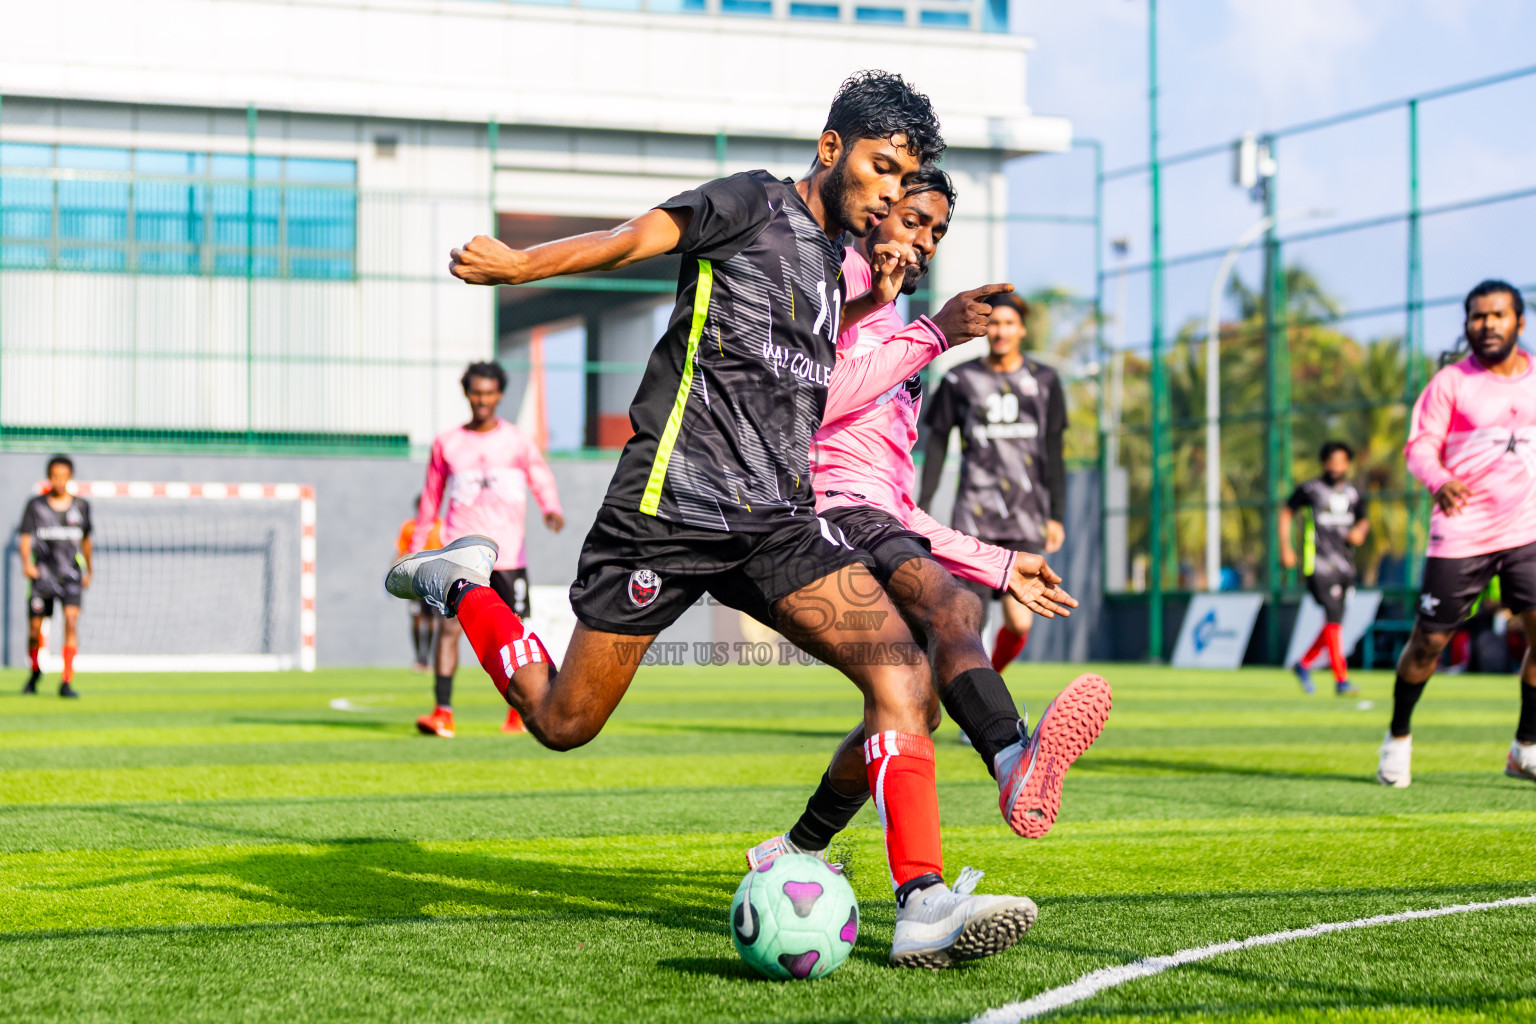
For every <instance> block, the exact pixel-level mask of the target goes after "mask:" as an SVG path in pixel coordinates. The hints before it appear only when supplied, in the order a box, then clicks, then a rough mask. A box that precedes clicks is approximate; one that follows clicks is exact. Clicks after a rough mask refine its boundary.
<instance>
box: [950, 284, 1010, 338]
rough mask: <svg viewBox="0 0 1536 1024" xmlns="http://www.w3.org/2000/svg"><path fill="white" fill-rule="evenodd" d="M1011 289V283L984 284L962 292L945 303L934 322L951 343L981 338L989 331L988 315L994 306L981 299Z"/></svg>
mask: <svg viewBox="0 0 1536 1024" xmlns="http://www.w3.org/2000/svg"><path fill="white" fill-rule="evenodd" d="M1011 291H1013V285H1011V284H984V285H982V286H981V287H980V288H972V289H971V290H970V291H964V292H961V293H960V294H959V295H956V296H955V297H954V298H952V299H950V300H949V301H948V302H946V303H944V308H943V309H941V310H939V315H938V316H936V317H934V318H933V322H934V324H935V326H937V327H938V329H939V330H941V331H943V332H944V337H945V338H947V339H949V343H950V344H951V345H958V344H960V343H961V342H962V341H970V340H971V339H972V338H979V337H981V336H982V335H983V334H986V333H987V317H989V316H991V315H992V307H991V306H989V305H987V304H986V303H985V302H983V301H981V300H982V299H984V298H986V297H987V296H988V295H995V294H997V293H998V292H1011Z"/></svg>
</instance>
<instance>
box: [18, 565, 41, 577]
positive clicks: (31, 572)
mask: <svg viewBox="0 0 1536 1024" xmlns="http://www.w3.org/2000/svg"><path fill="white" fill-rule="evenodd" d="M21 571H22V574H23V575H25V576H26V577H27V579H29V580H35V579H37V576H38V572H37V566H35V565H33V564H32V563H31V562H27V561H23V562H22V563H21Z"/></svg>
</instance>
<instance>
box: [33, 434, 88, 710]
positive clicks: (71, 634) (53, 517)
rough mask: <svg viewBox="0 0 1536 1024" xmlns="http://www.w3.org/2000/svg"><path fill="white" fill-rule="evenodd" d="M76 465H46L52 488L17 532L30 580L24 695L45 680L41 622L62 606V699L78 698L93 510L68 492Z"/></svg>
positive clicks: (61, 459) (56, 460) (61, 461)
mask: <svg viewBox="0 0 1536 1024" xmlns="http://www.w3.org/2000/svg"><path fill="white" fill-rule="evenodd" d="M74 468H75V467H74V463H72V462H71V461H70V460H69V457H68V456H65V455H55V456H54V457H53V458H52V459H50V460H49V461H48V490H47V492H46V493H43V494H39V495H37V496H36V497H34V498H31V499H30V500H28V502H27V504H26V507H25V508H24V509H23V510H22V514H21V525H20V527H19V528H18V529H17V533H18V545H19V547H20V549H21V561H22V571H23V572H24V573H25V574H26V576H27V578H28V579H29V580H30V581H31V584H30V587H29V588H28V594H27V650H28V653H29V654H30V655H31V659H32V672H31V674H30V675H29V676H28V677H27V682H26V686H25V687H24V688H23V689H22V692H23V693H28V694H32V693H36V692H37V681H38V679H39V678H40V677H41V676H42V669H41V668H39V666H38V655H39V652H40V651H41V648H42V634H43V623H44V622H45V621H47V620H48V619H49V618H52V616H53V609H54V604H55V603H58V604H61V605H63V608H64V649H63V655H64V671H63V673H62V675H61V680H60V685H59V696H61V697H75V696H78V694H77V693H76V692H75V689H74V687H73V686H72V685H71V684H72V682H73V680H74V675H75V652H76V650H77V649H78V645H79V640H78V637H77V635H76V633H77V623H78V622H79V618H80V598H81V594H82V592H83V591H84V590H85V588H86V587H88V586H90V585H91V508H90V504H89V503H88V502H87V501H86V500H85V499H84V498H77V497H74V496H73V495H71V494H70V493H69V490H68V488H69V481H70V480H71V478H72V477H73V475H74Z"/></svg>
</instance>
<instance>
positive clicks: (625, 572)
mask: <svg viewBox="0 0 1536 1024" xmlns="http://www.w3.org/2000/svg"><path fill="white" fill-rule="evenodd" d="M658 209H661V210H687V211H689V212H690V214H691V216H690V219H689V222H688V228H687V231H686V232H685V233H684V234H683V236H682V239H681V241H680V242H679V243H678V246H677V248H676V249H675V250H674V252H677V253H679V254H681V255H682V256H683V269H682V275H681V280H680V281H679V282H678V297H677V305H676V307H675V309H674V311H673V314H672V319H671V321H670V323H669V324H668V325H667V331H666V333H665V334H664V335H662V337H661V340H660V341H659V342H658V343H657V345H656V348H655V350H654V351H653V352H652V353H651V358H650V360H649V362H648V363H647V364H646V370H645V375H644V377H643V378H642V379H641V382H640V388H639V391H638V392H637V393H636V395H635V400H634V403H633V404H632V405H631V406H630V411H629V416H630V422H631V423H632V424H633V425H634V427H635V435H634V436H633V437H632V438H630V440H629V443H628V444H626V445H625V446H624V451H623V454H622V455H620V457H619V465H618V468H617V469H616V470H615V471H614V475H613V480H612V482H611V483H610V484H609V486H608V493H607V495H606V496H605V497H604V499H603V507H602V509H601V510H600V511H599V512H598V515H597V520H596V522H595V523H594V524H593V526H592V530H591V532H590V533H589V534H588V535H587V539H586V543H585V544H584V545H583V547H582V552H581V559H580V561H579V563H578V565H577V570H576V582H575V583H574V584H572V586H571V606H572V608H573V609H574V610H575V612H576V617H577V618H578V619H580V620H581V621H582V622H584V623H586V624H587V625H588V626H590V627H592V628H593V629H600V630H603V631H605V632H611V633H625V634H631V635H647V634H652V633H658V632H660V631H661V630H662V629H664V628H666V627H667V626H669V625H671V624H672V623H673V622H674V621H676V619H677V617H678V616H679V615H681V614H682V613H683V612H684V611H685V610H686V609H687V608H688V607H690V606H691V605H692V604H693V603H694V602H696V601H697V600H698V599H699V598H700V597H702V596H703V594H704V593H705V592H706V591H708V592H709V593H711V594H713V595H714V596H715V597H716V598H718V599H719V600H720V601H722V602H723V603H725V604H727V605H730V606H732V607H737V608H741V609H743V610H745V611H747V612H748V613H749V614H751V615H753V616H755V617H757V618H759V619H761V620H763V621H765V622H768V623H769V624H770V625H771V624H772V621H773V617H772V612H771V611H770V609H771V606H772V605H773V603H774V602H775V601H778V600H779V599H781V598H783V597H786V596H788V595H789V594H791V593H793V592H795V591H796V590H799V589H800V588H802V587H804V586H806V585H808V584H810V583H812V582H813V581H815V580H818V579H821V578H822V577H824V576H827V575H829V574H831V573H833V572H836V571H837V570H838V569H840V568H842V567H843V566H845V565H849V564H851V563H853V562H865V563H866V564H867V563H868V558H867V556H865V555H864V554H862V553H860V552H857V551H855V550H854V549H853V548H852V547H851V546H850V545H848V544H846V543H843V541H842V538H841V536H840V535H839V534H837V533H836V532H835V531H834V530H833V529H832V528H831V527H830V524H827V523H825V522H823V521H822V520H820V519H818V518H817V516H816V513H815V495H814V494H813V492H812V490H811V473H810V450H811V439H812V437H813V436H814V435H815V433H816V430H817V428H819V427H820V426H821V421H822V416H823V413H824V412H825V409H826V403H827V386H828V384H829V383H830V382H831V379H832V368H833V365H834V363H835V360H836V339H837V333H838V329H839V327H840V324H841V319H842V302H843V295H842V284H841V281H840V277H841V270H842V256H843V251H842V248H841V247H840V246H839V245H837V244H835V243H834V242H833V241H832V240H831V239H829V238H828V237H827V234H826V231H825V230H824V229H823V228H822V227H821V226H820V225H819V224H818V223H817V222H816V220H815V218H814V217H813V216H812V215H811V212H810V210H809V209H808V208H807V207H806V204H805V201H804V200H803V199H802V198H801V197H800V195H799V193H798V192H797V191H796V190H795V187H794V183H793V182H791V181H780V180H779V179H777V178H775V177H773V176H772V175H770V174H769V173H768V172H767V171H750V172H745V173H742V174H734V175H732V176H730V177H729V178H721V179H719V180H716V181H711V182H708V183H706V184H704V185H701V186H700V187H699V188H696V189H691V190H689V191H687V192H684V193H682V194H680V195H677V196H674V197H673V198H672V199H669V200H667V201H666V202H664V203H662V204H661V205H660V206H659V207H658Z"/></svg>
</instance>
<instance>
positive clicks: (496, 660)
mask: <svg viewBox="0 0 1536 1024" xmlns="http://www.w3.org/2000/svg"><path fill="white" fill-rule="evenodd" d="M457 614H458V617H459V624H460V625H461V626H463V627H464V636H465V637H466V638H467V639H468V640H469V646H471V647H473V648H474V649H475V657H477V658H479V659H480V667H481V668H483V669H485V671H486V674H487V675H489V676H490V677H491V682H493V683H495V684H496V689H497V690H498V691H499V692H500V693H501V696H502V699H503V700H505V699H506V696H507V685H508V684H509V683H510V682H511V681H512V673H513V672H516V671H517V670H518V669H520V668H522V667H523V666H524V665H527V664H529V663H530V662H535V661H543V662H547V661H549V655H548V654H547V653H545V651H544V645H543V644H542V643H540V642H539V638H538V637H536V636H534V635H533V634H532V633H527V634H526V635H525V634H524V631H523V620H522V619H520V618H518V617H517V615H516V614H515V613H514V612H513V611H512V609H511V608H508V607H507V603H506V602H505V601H503V600H502V599H501V596H500V595H499V594H497V593H496V591H494V590H492V589H491V588H490V587H469V588H468V589H466V590H465V591H464V592H463V594H462V595H461V596H460V598H459V606H458V609H457Z"/></svg>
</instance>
